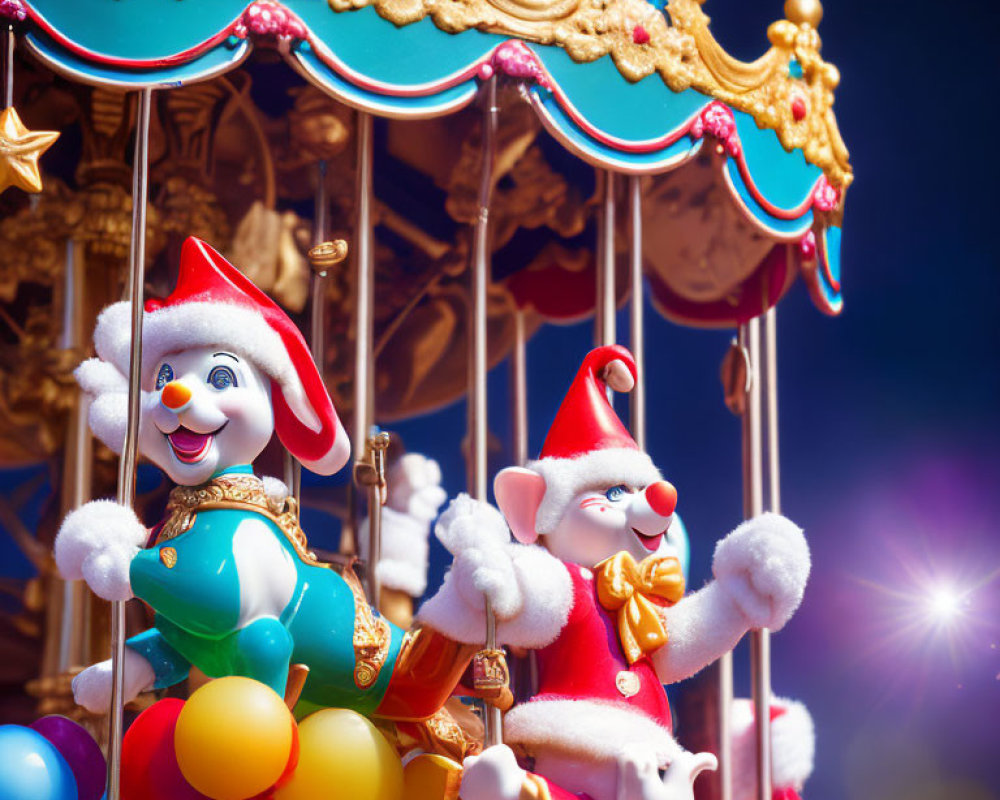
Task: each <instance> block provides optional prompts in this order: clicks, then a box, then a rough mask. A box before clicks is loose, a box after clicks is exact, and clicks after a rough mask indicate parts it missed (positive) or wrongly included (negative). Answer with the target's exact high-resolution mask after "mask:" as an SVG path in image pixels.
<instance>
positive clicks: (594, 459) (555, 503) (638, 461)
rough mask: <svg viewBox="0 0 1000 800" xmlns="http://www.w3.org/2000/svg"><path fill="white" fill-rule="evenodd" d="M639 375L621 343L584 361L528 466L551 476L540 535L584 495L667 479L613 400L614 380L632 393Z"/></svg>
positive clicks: (600, 349) (540, 518) (539, 519)
mask: <svg viewBox="0 0 1000 800" xmlns="http://www.w3.org/2000/svg"><path fill="white" fill-rule="evenodd" d="M636 374H637V373H636V366H635V359H634V358H633V357H632V354H631V353H630V352H629V351H628V350H626V349H625V348H624V347H622V346H620V345H608V346H605V347H598V348H595V349H594V350H591V351H590V352H589V353H588V354H587V356H586V358H584V359H583V364H581V365H580V369H579V371H578V372H577V373H576V377H575V378H574V379H573V383H572V384H571V385H570V387H569V391H567V392H566V397H565V398H564V399H563V402H562V405H561V406H560V407H559V411H558V412H557V413H556V417H555V419H554V420H553V422H552V426H551V427H550V428H549V435H548V436H547V437H546V439H545V444H544V445H543V446H542V452H541V455H540V456H539V458H538V460H537V461H532V462H531V463H529V464H528V468H529V469H531V470H534V471H535V472H537V473H539V474H540V475H541V476H542V477H543V478H545V495H544V497H543V498H542V502H541V505H540V506H539V509H538V514H537V516H536V518H535V526H536V529H537V531H538V533H540V534H545V533H550V532H551V531H552V530H553V529H554V528H555V527H556V525H558V523H559V519H560V518H561V517H562V515H563V513H564V512H565V510H566V507H567V506H568V505H569V503H570V502H571V501H572V500H573V497H575V496H576V495H577V494H579V493H580V492H583V491H586V490H588V489H599V488H601V487H607V486H614V485H616V484H625V485H626V486H636V487H641V486H646V485H648V484H650V483H653V482H654V481H658V480H662V477H661V475H660V471H659V470H658V469H657V468H656V467H655V466H653V461H652V459H650V457H649V456H648V455H647V454H646V453H643V452H642V451H641V450H639V445H637V444H636V443H635V439H633V438H632V436H631V435H630V434H629V432H628V431H627V430H626V428H625V426H624V425H622V422H621V420H620V419H619V418H618V415H617V414H616V413H615V410H614V408H613V407H612V406H611V403H609V402H608V395H607V387H608V385H609V382H610V385H611V387H612V388H613V389H616V390H618V391H629V390H631V388H632V386H634V384H635V379H636Z"/></svg>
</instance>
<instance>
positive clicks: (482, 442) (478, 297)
mask: <svg viewBox="0 0 1000 800" xmlns="http://www.w3.org/2000/svg"><path fill="white" fill-rule="evenodd" d="M483 93H484V97H483V103H484V105H483V138H482V151H483V165H482V172H481V173H480V179H479V215H478V216H477V217H476V225H475V231H474V236H473V245H472V275H471V279H472V325H471V329H472V336H471V342H470V345H471V350H472V358H471V363H472V375H471V385H470V387H469V389H470V391H469V406H468V415H469V427H470V433H471V442H470V444H471V453H470V456H471V462H472V469H471V475H470V486H469V492H470V494H471V495H472V496H473V497H475V498H476V499H477V500H483V501H485V500H486V496H487V495H486V470H487V467H486V436H487V428H486V292H487V287H488V285H489V280H490V244H489V215H490V196H491V195H492V193H493V168H494V162H495V160H496V128H497V78H496V76H495V75H493V76H492V77H490V78H489V80H487V82H486V84H485V85H484V87H483ZM486 650H487V651H489V652H494V651H496V650H497V634H496V616H495V615H494V614H493V609H492V608H491V607H490V603H489V601H487V602H486ZM485 723H486V732H485V738H486V746H487V747H489V746H491V745H494V744H500V743H501V742H502V741H503V719H502V718H501V716H500V710H499V709H497V708H496V707H494V706H493V705H491V704H489V703H487V705H486V719H485Z"/></svg>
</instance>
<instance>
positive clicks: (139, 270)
mask: <svg viewBox="0 0 1000 800" xmlns="http://www.w3.org/2000/svg"><path fill="white" fill-rule="evenodd" d="M152 95H153V90H152V89H150V88H148V87H147V88H145V89H143V90H142V91H141V92H140V93H139V103H138V109H137V112H136V123H135V159H134V161H133V164H132V176H133V178H132V242H131V247H130V248H129V272H128V298H129V302H130V303H131V304H132V305H131V309H132V343H131V348H130V353H129V370H128V427H127V429H126V432H125V443H124V445H123V447H122V456H121V459H120V460H119V462H118V496H117V500H118V503H119V504H120V505H123V506H132V504H133V503H134V501H135V465H136V458H137V456H138V435H139V407H140V400H141V390H142V389H141V386H140V379H141V367H142V297H143V275H144V268H145V262H146V202H147V198H148V194H149V182H148V178H149V114H150V107H151V104H152ZM125 635H126V631H125V603H124V602H122V601H120V600H118V601H115V602H113V603H112V604H111V648H112V649H111V666H112V672H113V676H114V677H113V682H112V684H111V711H110V713H111V721H110V737H109V742H108V800H120V798H121V788H120V784H119V779H120V773H121V755H122V753H121V747H122V723H123V719H122V715H123V707H124V703H123V699H122V695H123V693H124V684H125Z"/></svg>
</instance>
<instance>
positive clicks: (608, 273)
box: [594, 170, 618, 397]
mask: <svg viewBox="0 0 1000 800" xmlns="http://www.w3.org/2000/svg"><path fill="white" fill-rule="evenodd" d="M598 226H599V227H598V235H597V299H596V303H595V316H594V323H595V324H594V341H595V343H596V344H597V345H608V344H615V342H616V341H617V338H618V335H617V331H616V326H615V299H616V298H615V173H613V172H611V171H610V170H607V171H605V173H604V199H603V201H602V204H601V211H600V214H599V219H598ZM608 396H609V397H610V396H611V390H610V388H609V389H608Z"/></svg>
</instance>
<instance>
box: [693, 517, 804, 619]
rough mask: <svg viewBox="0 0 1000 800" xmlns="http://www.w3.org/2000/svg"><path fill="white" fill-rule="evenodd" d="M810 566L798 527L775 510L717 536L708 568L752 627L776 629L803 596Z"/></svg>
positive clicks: (790, 614)
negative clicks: (730, 531)
mask: <svg viewBox="0 0 1000 800" xmlns="http://www.w3.org/2000/svg"><path fill="white" fill-rule="evenodd" d="M809 566H810V562H809V546H808V545H807V544H806V539H805V536H803V535H802V530H801V529H800V528H799V527H798V526H797V525H795V523H793V522H791V521H790V520H787V519H785V518H784V517H782V516H780V515H778V514H761V515H760V516H759V517H755V518H754V519H751V520H747V521H746V522H744V523H743V524H742V525H740V526H739V527H738V528H737V529H736V530H734V531H733V532H732V533H731V534H729V535H728V536H727V537H726V538H725V539H723V540H722V541H721V542H719V544H718V545H717V546H716V548H715V559H714V561H713V562H712V572H713V573H714V574H715V577H716V580H718V582H719V586H720V587H721V588H722V590H723V591H724V592H725V593H726V594H727V595H728V597H729V598H730V599H731V600H732V601H733V603H735V605H736V606H737V607H738V608H739V609H740V611H741V612H742V613H743V615H744V616H745V617H746V620H747V623H748V625H749V626H750V627H751V628H770V629H771V630H775V631H776V630H779V629H780V628H781V627H782V626H783V625H784V624H785V623H786V622H788V620H789V618H790V617H791V616H792V614H794V613H795V609H797V608H798V607H799V603H800V602H802V593H803V592H804V591H805V587H806V581H807V580H808V579H809Z"/></svg>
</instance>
